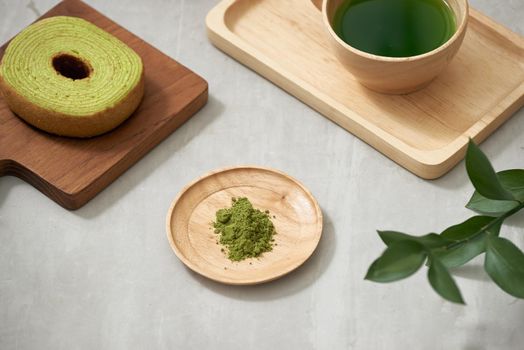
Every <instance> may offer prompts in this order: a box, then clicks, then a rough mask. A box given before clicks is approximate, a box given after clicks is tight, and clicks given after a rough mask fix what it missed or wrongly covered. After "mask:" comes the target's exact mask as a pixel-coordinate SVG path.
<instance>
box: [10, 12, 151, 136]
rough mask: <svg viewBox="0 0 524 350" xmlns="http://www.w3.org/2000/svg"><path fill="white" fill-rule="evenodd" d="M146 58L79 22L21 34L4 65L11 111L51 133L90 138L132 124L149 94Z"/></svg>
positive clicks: (57, 22)
mask: <svg viewBox="0 0 524 350" xmlns="http://www.w3.org/2000/svg"><path fill="white" fill-rule="evenodd" d="M143 77H144V68H143V64H142V60H141V58H140V57H139V56H138V55H137V54H136V53H135V52H134V51H133V50H132V49H131V48H129V47H128V46H127V45H126V44H124V43H123V42H121V41H120V40H118V39H117V38H115V37H114V36H112V35H111V34H109V33H107V32H105V31H103V30H102V29H100V28H98V27H97V26H95V25H93V24H91V23H89V22H87V21H85V20H83V19H80V18H76V17H65V16H58V17H51V18H47V19H44V20H41V21H39V22H36V23H34V24H32V25H30V26H29V27H27V28H26V29H25V30H23V31H22V32H21V33H20V34H18V35H17V36H16V37H15V38H14V39H13V40H12V41H11V42H10V44H9V46H8V47H7V49H6V51H5V54H4V57H3V58H2V62H1V65H0V91H1V92H2V94H3V96H4V98H5V100H6V102H7V105H8V106H9V108H10V109H11V110H12V111H13V112H14V113H16V114H17V115H18V116H19V117H20V118H22V119H24V120H25V121H26V122H28V123H29V124H31V125H33V126H35V127H37V128H39V129H41V130H45V131H47V132H49V133H53V134H57V135H62V136H71V137H90V136H96V135H100V134H103V133H105V132H107V131H109V130H111V129H113V128H115V127H117V126H118V125H120V124H121V123H122V122H123V121H124V120H126V119H127V118H128V117H129V116H130V115H131V114H132V113H133V111H134V110H135V109H136V108H137V107H138V105H139V103H140V101H141V99H142V97H143V94H144V78H143Z"/></svg>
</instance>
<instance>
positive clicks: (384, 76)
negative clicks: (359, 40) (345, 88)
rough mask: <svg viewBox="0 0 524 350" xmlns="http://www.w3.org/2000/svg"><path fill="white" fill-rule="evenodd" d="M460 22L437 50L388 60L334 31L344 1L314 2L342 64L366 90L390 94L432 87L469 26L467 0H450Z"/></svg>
mask: <svg viewBox="0 0 524 350" xmlns="http://www.w3.org/2000/svg"><path fill="white" fill-rule="evenodd" d="M446 1H447V3H448V4H449V6H450V7H451V9H452V10H453V13H454V14H455V17H456V20H457V30H456V32H455V34H454V35H453V36H452V37H451V38H450V39H449V40H448V41H447V42H445V43H444V44H442V45H441V46H439V47H438V48H436V49H435V50H433V51H430V52H427V53H424V54H422V55H417V56H410V57H385V56H377V55H373V54H370V53H367V52H364V51H361V50H358V49H356V48H354V47H352V46H350V45H348V44H347V43H346V42H344V41H343V40H342V39H341V38H339V36H338V35H337V34H336V33H335V31H334V30H333V25H332V22H333V21H332V20H333V17H334V15H335V12H336V10H337V9H338V7H339V6H340V5H341V3H342V2H344V0H323V1H322V0H312V2H313V3H314V4H315V6H316V7H317V8H318V9H319V10H321V11H322V17H323V20H324V25H325V27H326V28H327V30H328V32H329V34H330V38H331V44H332V46H333V47H334V50H335V53H336V55H337V57H338V59H339V61H340V62H341V63H342V64H343V65H344V66H345V67H346V68H347V69H348V70H349V71H350V72H351V73H352V74H353V75H354V76H355V78H356V79H357V80H358V81H359V82H360V83H361V84H362V85H364V86H365V87H367V88H369V89H371V90H374V91H377V92H381V93H386V94H407V93H410V92H414V91H417V90H419V89H421V88H423V87H425V86H426V85H428V84H429V83H430V82H431V81H432V80H433V79H435V78H436V77H437V75H439V74H440V73H441V72H442V71H443V70H444V68H446V66H447V65H448V63H449V62H450V61H451V60H452V59H453V57H454V56H455V54H456V53H457V51H458V49H459V47H460V45H461V44H462V41H463V39H464V36H465V34H466V28H467V23H468V9H469V7H468V2H467V0H446Z"/></svg>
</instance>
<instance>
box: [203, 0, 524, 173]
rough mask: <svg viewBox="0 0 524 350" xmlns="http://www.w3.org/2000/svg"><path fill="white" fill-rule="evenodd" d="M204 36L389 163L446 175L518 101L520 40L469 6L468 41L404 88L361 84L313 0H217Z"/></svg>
mask: <svg viewBox="0 0 524 350" xmlns="http://www.w3.org/2000/svg"><path fill="white" fill-rule="evenodd" d="M207 27H208V33H209V38H210V40H211V41H212V42H213V43H214V44H215V45H216V46H217V47H218V48H220V49H221V50H223V51H225V52H226V53H227V54H229V55H231V56H232V57H234V58H235V59H237V60H238V61H240V62H241V63H243V64H245V65H246V66H248V67H250V68H251V69H253V70H255V71H256V72H258V73H259V74H260V75H262V76H264V77H266V78H267V79H269V80H271V81H272V82H274V83H275V84H277V85H278V86H280V87H281V88H283V89H284V90H286V91H287V92H289V93H290V94H292V95H294V96H296V97H297V98H298V99H300V100H301V101H303V102H304V103H306V104H308V105H310V106H311V107H313V108H314V109H316V110H317V111H319V112H320V113H321V114H323V115H325V116H326V117H327V118H329V119H331V120H333V121H334V122H335V123H337V124H339V125H340V126H342V127H343V128H345V129H346V130H348V131H350V132H351V133H353V134H354V135H355V136H358V137H359V138H361V139H362V140H364V141H365V142H367V143H368V144H370V145H371V146H373V147H375V148H376V149H377V150H378V151H380V152H382V153H383V154H385V155H386V156H388V157H389V158H391V159H392V160H393V161H395V162H397V163H398V164H400V165H402V166H403V167H405V168H406V169H408V170H410V171H411V172H413V173H415V174H417V175H418V176H420V177H423V178H426V179H434V178H437V177H439V176H442V175H443V174H445V173H446V172H448V171H449V170H450V169H452V168H453V167H454V166H455V165H456V164H457V163H458V162H459V161H460V160H461V159H462V158H463V157H464V155H465V151H466V146H467V144H468V141H469V138H473V139H474V140H475V141H477V142H481V141H482V140H484V139H485V138H486V137H488V136H489V135H491V134H492V133H493V132H494V131H495V130H496V129H497V128H498V127H499V126H500V125H501V124H502V123H504V122H505V121H506V120H508V119H509V118H510V117H511V115H512V114H513V113H515V112H516V111H517V110H519V108H521V107H522V105H524V38H522V37H521V36H519V35H518V34H515V33H513V32H511V31H510V30H509V29H507V28H505V27H503V26H501V25H500V24H498V23H496V22H494V21H493V20H491V19H489V18H488V17H486V16H484V15H482V14H481V13H479V12H477V11H475V10H473V9H472V10H471V11H470V18H469V25H468V31H467V34H466V37H465V39H464V43H463V45H462V46H461V48H460V50H459V52H458V54H457V56H456V57H455V58H454V59H453V61H452V62H451V63H450V65H449V66H448V67H447V69H446V70H445V71H444V72H443V74H441V75H440V76H439V77H438V78H437V79H436V80H435V81H433V82H432V83H431V84H430V85H429V86H428V87H426V88H424V89H422V90H420V91H418V92H415V93H412V94H409V95H403V96H391V95H383V94H379V93H375V92H373V91H371V90H368V89H366V88H364V87H362V86H361V85H360V84H359V83H358V82H357V81H356V80H355V78H354V77H353V76H352V75H351V73H349V72H348V71H347V70H346V69H345V68H344V67H343V66H342V65H341V64H340V63H339V62H338V60H337V59H336V57H335V55H334V53H333V50H332V48H331V46H330V43H329V37H328V34H327V32H326V29H325V28H324V25H323V22H322V17H321V14H320V12H319V11H318V9H317V8H316V7H315V6H314V5H313V3H312V2H311V1H310V0H286V1H282V0H257V1H252V0H222V1H221V2H220V3H219V4H218V5H217V6H216V7H215V8H214V9H213V10H211V12H210V13H209V15H208V17H207Z"/></svg>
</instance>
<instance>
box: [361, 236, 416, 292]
mask: <svg viewBox="0 0 524 350" xmlns="http://www.w3.org/2000/svg"><path fill="white" fill-rule="evenodd" d="M425 260H426V252H425V250H424V247H423V246H422V245H421V244H419V243H417V242H414V241H400V242H394V243H392V244H391V245H390V246H388V248H387V249H386V250H385V251H384V253H383V254H382V256H381V257H380V258H378V259H377V260H375V262H373V264H371V266H370V267H369V270H368V273H367V274H366V279H368V280H371V281H374V282H382V283H385V282H393V281H397V280H400V279H402V278H406V277H408V276H411V275H412V274H414V273H415V272H416V271H417V270H418V269H419V268H420V267H421V266H422V264H423V263H424V261H425Z"/></svg>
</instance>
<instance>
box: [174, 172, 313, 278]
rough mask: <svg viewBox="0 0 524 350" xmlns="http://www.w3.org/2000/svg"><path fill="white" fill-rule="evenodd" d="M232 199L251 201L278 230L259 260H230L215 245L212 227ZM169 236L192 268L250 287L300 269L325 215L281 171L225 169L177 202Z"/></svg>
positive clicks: (190, 188) (196, 184)
mask: <svg viewBox="0 0 524 350" xmlns="http://www.w3.org/2000/svg"><path fill="white" fill-rule="evenodd" d="M232 197H236V198H239V197H247V198H248V199H249V200H250V202H251V203H252V204H253V206H254V207H255V208H257V209H260V210H263V211H265V210H269V212H270V214H271V216H272V218H271V221H272V222H273V224H274V225H275V230H276V232H277V234H276V235H274V239H275V244H276V245H274V246H273V250H272V251H270V252H266V253H264V254H263V255H262V256H260V257H259V258H255V259H246V260H242V261H239V262H232V261H231V260H229V259H228V258H227V256H226V254H225V252H223V251H222V248H223V247H222V246H221V245H217V234H216V233H214V230H213V229H212V226H211V223H212V222H213V220H214V219H215V214H216V212H217V210H219V209H222V208H226V207H230V206H231V198H232ZM166 230H167V238H168V240H169V243H170V244H171V247H172V248H173V250H174V251H175V254H176V255H177V256H178V258H179V259H180V260H181V261H182V262H183V263H184V264H185V265H186V266H187V267H189V268H190V269H191V270H193V271H195V272H197V273H199V274H201V275H202V276H205V277H207V278H210V279H212V280H214V281H217V282H221V283H226V284H234V285H251V284H258V283H263V282H268V281H272V280H274V279H276V278H279V277H282V276H284V275H286V274H288V273H289V272H291V271H293V270H294V269H296V268H297V267H299V266H300V265H302V264H303V263H304V262H305V261H306V260H307V259H308V258H309V257H310V256H311V254H312V253H313V252H314V251H315V248H316V247H317V245H318V242H319V240H320V236H321V234H322V212H321V210H320V207H319V206H318V203H317V201H316V200H315V198H313V195H311V193H310V192H309V191H308V190H307V189H306V188H305V187H304V186H303V185H301V184H300V183H299V182H298V181H296V180H295V179H293V178H291V177H290V176H288V175H286V174H284V173H281V172H279V171H276V170H273V169H267V168H258V167H251V166H243V167H235V168H228V169H221V170H218V171H215V172H212V173H210V174H208V175H205V176H204V177H202V178H200V179H198V180H197V181H195V182H193V183H191V184H189V185H188V186H187V187H186V188H185V189H183V190H182V192H181V193H180V195H179V196H178V198H177V199H175V200H174V201H173V204H172V205H171V208H170V209H169V212H168V214H167V219H166Z"/></svg>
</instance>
